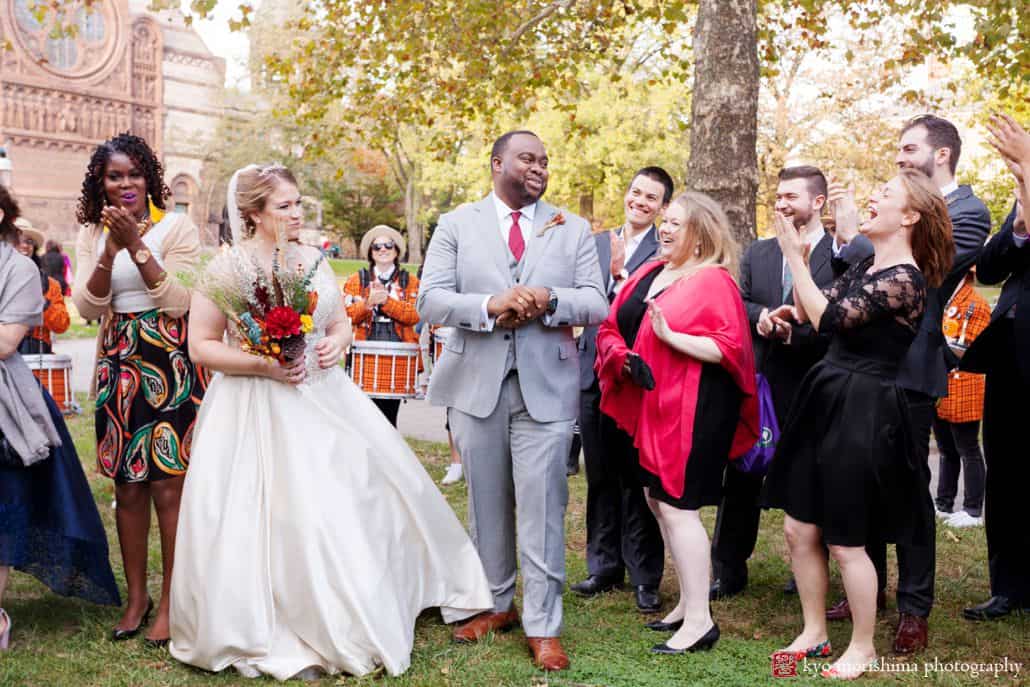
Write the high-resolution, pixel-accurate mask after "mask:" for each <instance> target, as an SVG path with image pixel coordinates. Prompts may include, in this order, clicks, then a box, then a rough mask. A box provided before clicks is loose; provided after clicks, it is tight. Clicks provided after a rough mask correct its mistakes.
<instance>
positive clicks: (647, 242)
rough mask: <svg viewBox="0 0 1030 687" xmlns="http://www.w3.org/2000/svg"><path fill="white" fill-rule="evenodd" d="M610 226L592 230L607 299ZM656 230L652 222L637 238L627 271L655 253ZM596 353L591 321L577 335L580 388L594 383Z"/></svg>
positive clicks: (610, 296) (594, 328)
mask: <svg viewBox="0 0 1030 687" xmlns="http://www.w3.org/2000/svg"><path fill="white" fill-rule="evenodd" d="M612 231H614V230H613V229H609V230H608V231H602V232H599V233H597V234H594V240H595V241H596V242H597V261H598V263H600V267H601V283H602V284H604V287H605V290H606V291H607V292H608V293H607V295H608V301H609V302H611V301H613V300H615V289H614V287H613V288H612V289H611V290H609V289H608V282H609V281H611V276H612V240H611V233H612ZM657 234H658V230H657V229H656V228H655V227H654V226H652V227H651V228H650V229H648V230H647V233H646V234H644V238H643V239H641V240H640V245H639V246H637V249H636V251H634V252H633V257H632V258H630V260H629V261H628V262H627V263H626V272H628V273H629V274H633V273H634V272H635V271H636V270H637V268H638V267H640V266H641V265H643V264H644V263H645V262H647V261H648V260H650V259H651V258H653V257H654V254H655V253H656V252H657V251H658V236H657ZM596 357H597V325H596V324H595V325H590V326H589V327H587V328H586V329H584V330H583V333H582V334H580V336H579V388H580V390H582V391H587V390H589V389H592V388H593V387H594V384H596V383H597V375H595V374H594V358H596Z"/></svg>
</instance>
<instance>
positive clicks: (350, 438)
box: [169, 165, 493, 680]
mask: <svg viewBox="0 0 1030 687" xmlns="http://www.w3.org/2000/svg"><path fill="white" fill-rule="evenodd" d="M228 201H229V203H228V205H229V217H230V221H231V224H232V228H233V238H234V244H235V247H234V248H231V249H229V250H226V251H224V252H222V253H221V254H219V255H218V256H217V257H216V258H214V259H213V260H212V261H211V263H209V265H208V266H207V267H206V268H205V278H208V279H210V278H213V277H214V278H223V279H224V278H226V277H228V278H230V279H241V280H242V283H253V279H254V276H255V274H256V271H257V270H263V271H264V273H265V274H266V275H267V274H270V273H271V269H272V263H273V251H274V248H275V246H276V245H277V241H279V239H281V238H285V239H286V240H287V241H289V243H286V244H285V245H286V246H287V248H286V250H285V252H284V257H281V258H280V260H281V261H282V264H283V265H285V266H288V267H290V268H294V267H296V268H299V269H307V268H310V266H312V265H314V264H315V262H316V261H317V260H318V258H319V252H318V251H317V250H316V249H314V248H309V247H305V246H301V245H299V244H298V243H296V240H297V236H298V234H299V232H300V228H301V221H302V220H301V199H300V192H299V191H298V189H297V183H296V181H295V179H294V177H293V175H292V174H291V173H290V171H289V170H288V169H286V168H285V167H282V166H278V165H271V166H263V167H258V166H255V165H251V166H249V167H245V168H243V169H241V170H239V171H237V172H236V174H234V175H233V179H232V181H231V182H230V184H229V198H228ZM276 227H284V229H282V230H281V231H282V232H283V233H284V234H285V237H277V233H278V232H277V230H276ZM279 245H282V243H281V242H280V243H279ZM312 285H313V287H314V288H315V289H317V292H318V300H317V306H316V309H315V311H314V314H313V318H314V330H313V331H311V332H310V333H309V334H308V335H307V337H306V348H305V355H303V356H301V357H300V359H299V360H298V362H297V363H295V364H291V365H280V364H279V363H278V362H275V361H269V360H267V359H265V358H261V357H258V356H255V355H251V354H249V353H246V352H244V351H242V350H241V349H240V347H239V342H238V340H237V339H236V336H235V334H234V332H233V331H232V330H233V328H232V327H229V328H228V330H227V327H226V317H225V315H224V314H223V313H222V312H221V311H220V310H219V308H218V307H217V306H216V305H215V303H214V302H213V301H212V300H211V299H210V298H208V297H207V296H206V295H204V293H203V292H202V290H198V291H194V294H193V300H192V304H191V312H190V322H189V340H190V356H191V357H192V359H193V360H194V361H195V362H197V363H199V364H201V365H203V366H204V367H206V368H208V369H209V370H213V371H215V372H217V373H219V374H217V375H216V376H215V379H214V380H213V381H212V383H211V385H210V387H209V389H208V391H207V395H206V397H205V399H204V403H203V405H202V406H201V410H200V415H199V417H198V420H197V427H196V433H195V437H194V438H193V448H192V454H191V455H192V459H191V463H190V472H189V473H188V474H187V477H186V484H185V487H184V492H183V498H182V508H181V511H180V515H179V528H178V539H177V542H178V545H177V547H176V552H175V568H174V574H173V577H172V589H171V644H170V647H169V648H170V651H171V653H172V655H173V656H174V657H175V658H177V659H178V660H180V661H183V662H185V663H189V664H191V665H194V666H198V667H200V668H204V669H206V670H213V671H219V670H223V669H224V668H227V667H228V666H234V667H235V668H236V669H237V670H238V671H239V672H240V673H242V674H243V675H246V676H248V677H257V676H258V675H259V674H261V673H264V674H268V675H272V676H274V677H275V678H277V679H279V680H286V679H289V678H291V677H295V676H300V677H313V676H317V675H318V674H319V673H320V672H323V671H324V672H326V673H330V674H333V673H337V672H341V671H343V672H346V673H350V674H353V675H363V674H366V673H369V672H371V671H374V670H377V669H379V668H380V667H383V668H385V670H386V671H387V672H389V673H390V674H391V675H397V674H400V673H403V672H404V671H405V670H406V669H407V668H408V665H409V663H410V654H411V648H412V643H413V641H414V633H415V619H416V618H417V617H418V615H419V613H420V612H421V611H422V609H424V608H429V607H436V606H439V607H440V609H441V612H442V615H443V619H444V621H445V622H454V621H456V620H461V619H463V618H466V617H469V616H471V615H474V614H476V613H479V612H481V611H483V610H486V609H490V608H492V607H493V596H492V594H491V593H490V589H489V584H488V582H487V580H486V576H485V574H484V572H483V567H482V564H481V563H480V561H479V558H478V556H477V555H476V551H475V549H474V548H473V546H472V543H471V542H470V540H469V538H468V536H467V535H466V533H465V530H464V529H463V528H462V526H461V523H459V522H458V519H457V518H456V517H455V515H454V513H453V511H452V510H451V508H450V506H448V504H447V502H446V501H445V500H444V498H443V496H441V495H440V492H439V491H437V489H436V487H435V486H434V484H433V482H432V480H431V479H430V478H429V476H428V475H427V474H426V472H425V470H423V468H422V466H421V464H419V462H418V459H417V458H416V457H415V455H414V454H413V453H412V452H411V450H410V449H409V448H408V446H407V444H405V443H404V440H403V439H402V438H401V436H400V435H399V434H398V433H397V431H396V430H395V429H394V428H393V427H392V426H391V425H390V424H389V422H387V421H386V419H385V418H384V417H383V415H382V413H380V412H379V410H378V409H377V408H376V407H375V406H374V405H373V404H372V402H371V401H369V400H368V398H367V397H366V396H365V395H364V394H363V393H362V392H361V391H360V390H359V389H358V388H357V387H356V386H355V385H354V384H353V383H352V382H351V381H350V379H348V377H347V376H346V375H345V374H344V373H343V371H342V370H341V369H340V367H339V360H340V356H341V354H342V352H343V350H344V349H345V348H346V346H347V345H348V344H349V343H350V341H351V328H350V321H349V320H348V319H347V316H346V314H345V311H344V308H343V305H342V302H341V297H340V291H339V288H338V286H337V284H336V279H335V277H334V275H333V272H332V270H331V269H330V268H329V266H328V265H327V264H326V263H324V262H323V263H322V264H321V265H319V267H318V269H317V272H316V273H315V276H314V278H313V280H312ZM227 333H228V336H225V335H226V334H227ZM224 341H228V343H225V342H224Z"/></svg>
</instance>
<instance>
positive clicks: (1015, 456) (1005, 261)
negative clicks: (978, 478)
mask: <svg viewBox="0 0 1030 687" xmlns="http://www.w3.org/2000/svg"><path fill="white" fill-rule="evenodd" d="M1024 164H1025V165H1026V167H1023V169H1030V159H1028V160H1026V161H1025V163H1024ZM976 276H977V278H979V279H980V281H982V282H983V283H984V284H998V283H1000V282H1002V281H1004V282H1005V286H1003V287H1002V289H1001V296H999V297H998V304H997V305H996V306H995V308H994V312H993V313H991V323H990V325H988V327H987V329H985V330H984V331H983V332H982V333H981V335H980V337H978V338H977V340H976V341H974V342H973V343H974V346H970V349H969V351H967V352H966V356H965V357H963V359H962V368H963V369H971V370H975V371H977V372H985V373H987V390H986V394H985V397H984V420H983V423H984V425H983V427H984V429H983V433H984V457H985V458H986V460H987V485H986V499H985V504H984V505H985V508H989V510H988V511H987V516H986V522H985V529H986V532H987V556H988V568H989V571H990V577H991V598H990V599H988V600H987V601H986V602H984V603H982V604H979V605H977V606H973V607H972V608H967V609H965V610H964V611H962V614H963V615H964V616H965V617H966V618H968V619H969V620H994V619H996V618H1001V617H1004V616H1006V615H1008V614H1009V613H1011V612H1012V611H1016V610H1019V609H1020V608H1022V609H1024V610H1030V564H1028V561H1030V553H1028V552H1030V529H1028V528H1027V526H1026V506H1025V505H1024V504H1025V501H1026V485H1027V484H1030V461H1027V458H1026V448H1025V446H1026V435H1025V434H1024V432H1023V424H1022V423H1024V422H1026V400H1025V399H1026V393H1027V389H1030V237H1028V236H1027V222H1026V208H1025V207H1024V206H1023V205H1022V204H1021V203H1019V202H1017V204H1016V208H1015V209H1014V210H1013V211H1012V214H1010V215H1009V217H1008V219H1007V220H1006V221H1005V224H1004V226H1002V229H1001V231H999V232H998V233H997V234H995V235H994V236H993V237H992V238H991V240H990V241H989V242H988V243H987V245H986V246H985V247H984V249H983V253H981V255H980V259H979V260H978V261H977V263H976ZM981 340H982V341H981ZM970 354H972V357H971V358H970V357H969V356H970Z"/></svg>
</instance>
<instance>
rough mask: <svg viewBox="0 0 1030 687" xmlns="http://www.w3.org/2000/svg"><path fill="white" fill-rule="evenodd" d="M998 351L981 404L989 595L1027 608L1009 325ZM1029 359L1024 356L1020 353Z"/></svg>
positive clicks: (1028, 559)
mask: <svg viewBox="0 0 1030 687" xmlns="http://www.w3.org/2000/svg"><path fill="white" fill-rule="evenodd" d="M992 326H993V327H1001V328H1002V329H1001V331H1000V332H998V334H999V336H998V339H997V341H998V347H997V351H996V354H995V355H994V356H993V357H992V359H991V360H992V367H991V368H990V369H989V370H988V372H987V392H986V394H985V399H984V419H983V425H984V456H985V458H986V459H987V487H986V490H985V495H986V500H985V502H984V509H985V511H986V513H985V517H984V527H985V529H986V534H987V556H988V560H989V567H990V574H991V594H992V595H993V596H1007V597H1008V598H1009V599H1011V600H1012V601H1013V602H1014V603H1015V604H1017V605H1023V606H1030V527H1028V526H1027V518H1026V490H1027V485H1028V484H1030V459H1028V458H1030V457H1028V455H1027V449H1026V434H1025V423H1026V422H1027V404H1026V397H1027V387H1026V385H1025V384H1024V382H1023V380H1022V376H1021V375H1020V372H1019V370H1018V368H1017V366H1016V355H1017V351H1016V349H1015V341H1014V337H1013V335H1012V329H1013V321H1012V320H1008V319H1007V320H1001V321H999V322H996V323H995V324H994V325H992ZM1018 353H1019V354H1021V355H1030V352H1028V351H1019V352H1018Z"/></svg>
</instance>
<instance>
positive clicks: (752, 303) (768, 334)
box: [709, 166, 833, 599]
mask: <svg viewBox="0 0 1030 687" xmlns="http://www.w3.org/2000/svg"><path fill="white" fill-rule="evenodd" d="M825 202H826V177H824V176H823V173H822V172H821V171H819V169H818V168H816V167H809V166H797V167H786V168H784V169H782V170H781V171H780V174H779V184H778V185H777V187H776V208H775V209H776V212H778V213H780V214H782V215H784V216H785V217H787V218H788V219H789V220H791V221H792V222H793V224H794V228H795V229H797V231H798V232H799V233H801V235H802V237H803V240H804V241H805V243H806V244H807V245H808V247H809V250H810V253H809V270H810V271H811V272H812V277H813V278H814V279H815V283H816V284H818V285H819V286H820V287H822V286H828V285H829V284H830V282H832V281H833V267H832V265H831V257H832V244H833V237H832V236H830V235H829V234H827V233H826V230H825V229H824V228H823V224H822V221H821V220H820V217H819V214H820V212H821V210H822V208H823V205H824V204H825ZM740 293H741V296H742V297H743V299H744V307H745V309H746V310H747V314H748V320H750V322H751V334H752V342H753V345H754V352H755V364H756V365H757V369H758V371H759V372H761V373H762V374H763V375H764V376H765V378H766V380H768V382H769V389H770V391H771V392H772V399H773V406H774V407H775V409H776V417H777V419H778V420H779V422H780V423H781V424H782V423H783V422H785V421H786V419H787V412H788V411H789V410H790V405H791V403H792V402H793V400H794V395H795V394H796V393H797V390H798V386H799V385H800V383H801V378H802V377H804V376H805V373H806V372H808V370H809V369H810V368H811V367H812V366H813V365H815V364H816V363H817V362H818V361H819V359H820V358H822V357H823V354H825V353H826V345H827V340H826V338H825V337H823V336H820V335H819V334H818V332H816V331H815V329H814V328H813V327H812V325H811V324H803V325H794V324H791V323H789V322H774V321H773V320H771V319H770V317H769V313H770V312H771V311H773V310H775V309H776V308H777V307H779V306H781V305H783V304H784V303H787V304H793V303H794V293H793V278H792V277H791V275H790V270H789V269H788V268H787V266H786V264H785V263H784V260H783V253H782V252H781V251H780V244H779V243H778V242H777V241H776V239H775V238H771V239H763V240H761V241H755V242H754V243H752V244H751V245H750V246H748V248H747V250H745V251H744V257H743V259H742V260H741V263H740ZM761 489H762V476H761V475H751V474H747V473H743V472H740V471H739V470H737V469H736V468H734V467H733V465H732V464H730V465H729V466H727V468H726V478H725V481H724V487H723V500H722V503H721V504H719V512H718V515H717V517H716V521H715V536H714V537H713V538H712V568H713V577H714V581H713V583H712V588H711V591H710V594H709V596H710V597H711V598H712V599H720V598H725V597H728V596H733V595H734V594H737V593H739V592H740V591H742V590H743V589H744V587H745V586H747V559H748V558H750V556H751V554H752V553H753V552H754V549H755V542H756V540H757V539H758V523H759V515H760V512H761V511H760V508H759V494H760V492H761Z"/></svg>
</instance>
